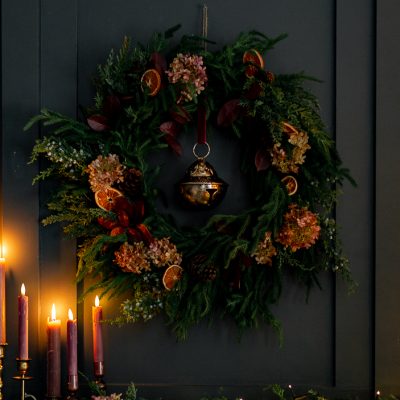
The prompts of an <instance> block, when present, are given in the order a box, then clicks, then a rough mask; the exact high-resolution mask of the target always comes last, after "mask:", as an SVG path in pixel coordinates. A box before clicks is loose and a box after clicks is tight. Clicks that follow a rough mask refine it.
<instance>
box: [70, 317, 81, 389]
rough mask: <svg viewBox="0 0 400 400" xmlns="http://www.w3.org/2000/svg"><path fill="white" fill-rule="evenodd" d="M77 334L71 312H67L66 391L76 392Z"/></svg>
mask: <svg viewBox="0 0 400 400" xmlns="http://www.w3.org/2000/svg"><path fill="white" fill-rule="evenodd" d="M77 354H78V333H77V324H76V319H74V315H73V314H72V310H71V309H69V310H68V321H67V361H68V390H71V391H76V390H78V357H77Z"/></svg>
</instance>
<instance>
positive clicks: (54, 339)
mask: <svg viewBox="0 0 400 400" xmlns="http://www.w3.org/2000/svg"><path fill="white" fill-rule="evenodd" d="M60 332H61V321H60V320H59V319H56V308H55V305H54V304H53V307H52V310H51V319H50V318H49V319H48V320H47V397H61V352H60Z"/></svg>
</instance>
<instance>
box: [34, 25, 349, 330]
mask: <svg viewBox="0 0 400 400" xmlns="http://www.w3.org/2000/svg"><path fill="white" fill-rule="evenodd" d="M175 30H176V28H173V29H170V30H168V31H167V32H165V33H158V34H155V35H153V37H152V39H151V40H150V42H149V43H148V45H146V46H144V45H141V44H137V45H136V46H132V45H131V41H130V39H128V38H125V39H124V41H123V44H122V47H121V49H120V50H119V51H116V52H114V51H111V53H110V55H109V57H108V58H107V60H106V62H105V63H104V65H101V66H99V67H98V73H97V76H96V79H95V81H94V82H95V88H96V95H95V101H94V105H93V106H92V107H90V108H85V109H83V108H82V109H81V112H82V117H81V118H80V119H79V120H76V119H73V118H69V117H67V116H64V115H61V114H59V113H56V112H53V111H49V110H47V109H44V110H42V111H41V113H40V114H39V115H37V116H35V117H34V118H33V119H32V120H31V121H30V122H29V123H28V124H27V126H26V129H28V128H30V127H31V126H32V125H33V124H35V123H37V122H41V123H43V125H44V126H47V127H48V128H47V129H46V131H45V132H46V133H44V135H43V136H42V137H41V138H40V139H39V140H37V142H36V144H35V145H34V148H33V151H32V161H36V160H38V158H39V157H40V156H44V158H46V159H47V160H48V161H47V166H46V168H45V169H43V170H42V171H41V172H40V173H39V175H38V176H37V177H36V179H35V181H39V180H42V179H48V178H51V179H55V181H56V185H57V186H56V187H57V190H56V193H55V194H54V197H53V198H52V199H51V201H50V203H49V205H48V206H49V209H50V211H51V214H50V215H49V216H48V217H47V218H45V219H44V224H50V223H55V222H61V223H63V224H64V231H65V232H66V233H67V234H69V235H72V236H73V237H76V238H78V239H79V240H78V244H79V250H78V258H79V264H78V272H77V278H78V280H82V279H84V278H86V277H90V278H94V279H95V280H94V282H95V283H94V284H93V285H91V286H90V288H89V289H88V291H89V292H90V291H94V290H96V291H101V293H102V295H106V294H107V295H110V296H124V297H123V298H125V300H123V302H122V304H121V312H120V314H119V315H118V316H117V318H116V321H117V322H118V323H124V322H136V321H147V320H150V319H151V318H153V317H154V316H155V315H157V314H159V313H164V314H165V316H166V318H167V321H168V323H169V324H170V326H171V327H172V329H173V331H174V332H175V333H176V334H177V336H178V337H180V338H185V337H186V335H187V332H188V329H189V328H190V327H191V326H193V325H195V324H197V323H199V322H200V321H201V320H203V319H207V320H211V319H212V317H213V316H215V315H218V314H222V315H224V316H229V317H230V318H233V319H234V320H235V322H236V324H237V326H238V327H239V329H240V330H244V329H245V328H249V327H254V326H256V325H257V324H258V323H259V322H261V321H264V322H267V323H269V324H270V325H272V326H273V327H274V328H276V329H278V330H279V329H280V324H279V321H278V320H277V319H276V318H275V317H274V315H273V314H272V312H271V305H272V304H274V303H276V302H277V301H278V299H279V297H280V294H281V291H282V282H283V278H284V276H288V275H289V276H291V277H293V278H294V279H295V280H297V281H298V282H299V283H300V284H302V285H305V287H306V288H307V289H309V288H310V287H311V286H313V285H314V284H317V285H318V278H317V275H318V274H319V273H320V272H322V271H335V272H337V273H340V274H341V275H342V276H343V277H344V278H346V279H347V280H349V281H351V276H350V272H349V269H348V262H347V259H346V258H345V257H344V256H343V254H342V251H341V247H340V243H339V241H338V238H337V234H336V222H335V220H334V218H333V208H334V205H335V202H336V197H337V191H338V190H337V188H338V187H340V186H341V185H342V184H343V181H344V180H345V179H349V180H350V181H351V178H350V176H349V174H348V171H347V170H346V169H345V168H343V167H342V164H341V161H340V158H339V156H338V154H337V152H336V150H335V146H334V142H333V141H332V139H331V138H330V137H329V136H328V134H327V133H326V130H325V127H324V124H323V122H322V120H321V118H320V116H319V113H318V102H317V100H316V98H315V97H314V96H313V95H312V94H311V93H310V92H309V91H308V90H306V89H305V88H304V82H305V81H306V80H308V79H310V78H308V77H306V76H305V75H303V74H291V75H278V74H276V75H275V74H273V73H272V72H270V71H267V70H265V68H264V60H263V56H262V55H265V54H266V52H268V51H269V50H270V49H272V48H273V46H274V45H275V44H276V43H277V42H278V41H279V40H281V39H282V38H283V37H284V36H283V35H282V36H280V37H277V38H274V39H271V38H268V37H266V36H265V35H263V34H261V33H259V32H253V31H252V32H249V33H242V34H240V35H239V37H238V38H237V40H236V41H235V42H233V43H232V44H230V45H226V46H225V47H223V48H222V49H220V50H216V51H208V50H206V46H204V43H205V42H207V43H208V47H210V46H211V45H212V43H211V42H209V41H207V40H206V39H205V38H204V37H195V36H183V37H182V38H181V39H180V41H179V43H178V44H177V45H175V46H174V47H173V46H172V45H171V43H170V42H171V40H170V39H171V37H172V36H173V33H174V32H175ZM193 121H196V124H198V129H199V132H203V133H204V131H205V129H206V126H207V125H208V126H210V125H213V126H214V127H215V130H216V131H217V132H218V133H217V134H218V135H225V136H226V137H228V138H229V140H232V141H235V142H236V143H237V145H238V146H240V149H241V153H242V154H241V161H240V165H241V171H242V174H243V176H244V177H245V180H246V184H247V190H248V194H249V198H251V201H250V204H249V205H248V207H247V208H246V209H244V210H242V211H241V212H239V213H238V214H236V215H220V214H217V213H215V214H214V215H213V216H212V217H211V218H210V219H209V220H208V221H207V223H206V224H205V225H204V226H203V227H201V228H195V227H180V226H179V225H178V224H176V223H175V222H174V218H173V216H171V215H168V214H167V213H165V212H164V213H161V212H160V211H159V206H158V198H159V197H160V190H159V189H158V188H157V185H156V182H157V180H156V178H157V176H159V175H160V174H161V173H162V172H161V170H160V167H159V166H156V165H154V163H152V162H151V160H150V159H151V158H153V159H154V154H155V153H157V152H160V151H165V149H167V150H168V149H170V150H172V151H173V152H174V153H176V154H177V155H179V154H180V153H181V152H182V147H181V145H180V142H179V135H184V134H186V133H187V132H189V131H193ZM204 139H205V138H204V137H203V136H202V135H200V134H199V143H205V140H204ZM198 158H199V160H198V163H200V164H202V167H205V166H206V167H207V168H208V167H209V164H208V163H204V158H205V157H198ZM198 166H199V165H197V167H198ZM197 167H196V168H197ZM194 175H195V174H194ZM192 177H193V176H192ZM212 179H213V177H212V174H211V180H212ZM215 190H217V191H218V190H219V189H218V188H217V189H215V188H214V189H211V190H209V188H206V190H205V191H203V192H200V193H201V196H205V197H204V198H203V197H201V198H200V199H199V198H197V197H194V201H195V203H196V204H195V206H196V207H199V208H201V207H202V206H204V207H207V206H208V204H209V200H210V198H212V197H213V195H214V194H215ZM196 196H198V193H197V194H196ZM189 200H192V201H193V198H191V199H189ZM210 205H211V202H210ZM192 212H197V211H192Z"/></svg>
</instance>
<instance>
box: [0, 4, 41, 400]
mask: <svg viewBox="0 0 400 400" xmlns="http://www.w3.org/2000/svg"><path fill="white" fill-rule="evenodd" d="M1 34H2V37H1V48H2V63H1V64H2V93H1V102H2V113H1V114H2V121H1V133H2V147H1V151H2V160H3V164H2V166H1V173H2V183H3V193H2V195H3V199H2V200H3V213H4V216H3V217H4V218H3V220H4V238H5V241H6V243H7V245H8V255H7V268H8V272H7V288H6V290H7V340H8V342H9V346H8V348H7V352H6V360H5V364H6V368H5V382H6V383H5V397H6V398H12V397H13V396H14V395H16V393H18V392H17V389H18V385H17V382H15V381H12V380H11V377H12V376H13V375H14V373H15V371H16V364H15V357H16V356H17V342H16V340H15V338H16V332H17V320H18V318H17V315H18V312H17V296H18V293H19V291H20V287H21V284H22V282H24V283H25V285H26V288H27V294H28V295H29V299H30V318H31V321H32V325H31V326H30V328H31V330H30V356H31V357H32V358H33V361H32V368H33V369H34V370H35V371H36V372H39V371H41V370H42V368H43V364H42V363H41V357H40V353H39V351H38V333H39V332H38V330H37V322H38V319H39V312H40V309H39V301H38V300H39V257H38V234H37V226H38V225H37V224H38V190H37V188H33V187H32V184H31V182H32V178H33V176H34V174H35V173H36V172H37V169H36V168H32V167H31V166H27V162H28V160H29V154H30V150H31V147H32V145H33V143H34V140H35V138H36V136H37V131H33V132H30V133H29V134H27V133H24V132H23V131H22V128H23V126H24V124H25V122H26V121H27V120H28V118H29V117H30V115H32V114H34V113H36V112H37V110H38V104H39V92H38V84H39V52H38V49H39V43H38V38H39V4H38V2H37V1H31V2H28V3H27V2H25V1H19V0H16V1H13V2H4V1H3V2H1ZM39 386H40V385H39V381H36V382H33V383H32V385H31V387H30V390H33V391H34V392H35V391H36V390H37V388H38V387H39Z"/></svg>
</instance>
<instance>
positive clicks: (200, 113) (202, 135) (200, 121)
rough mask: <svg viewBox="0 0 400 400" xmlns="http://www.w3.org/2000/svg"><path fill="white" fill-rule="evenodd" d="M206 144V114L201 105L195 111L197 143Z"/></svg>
mask: <svg viewBox="0 0 400 400" xmlns="http://www.w3.org/2000/svg"><path fill="white" fill-rule="evenodd" d="M206 142H207V113H206V108H205V107H204V106H202V105H200V106H199V108H198V110H197V143H198V144H205V143H206Z"/></svg>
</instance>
